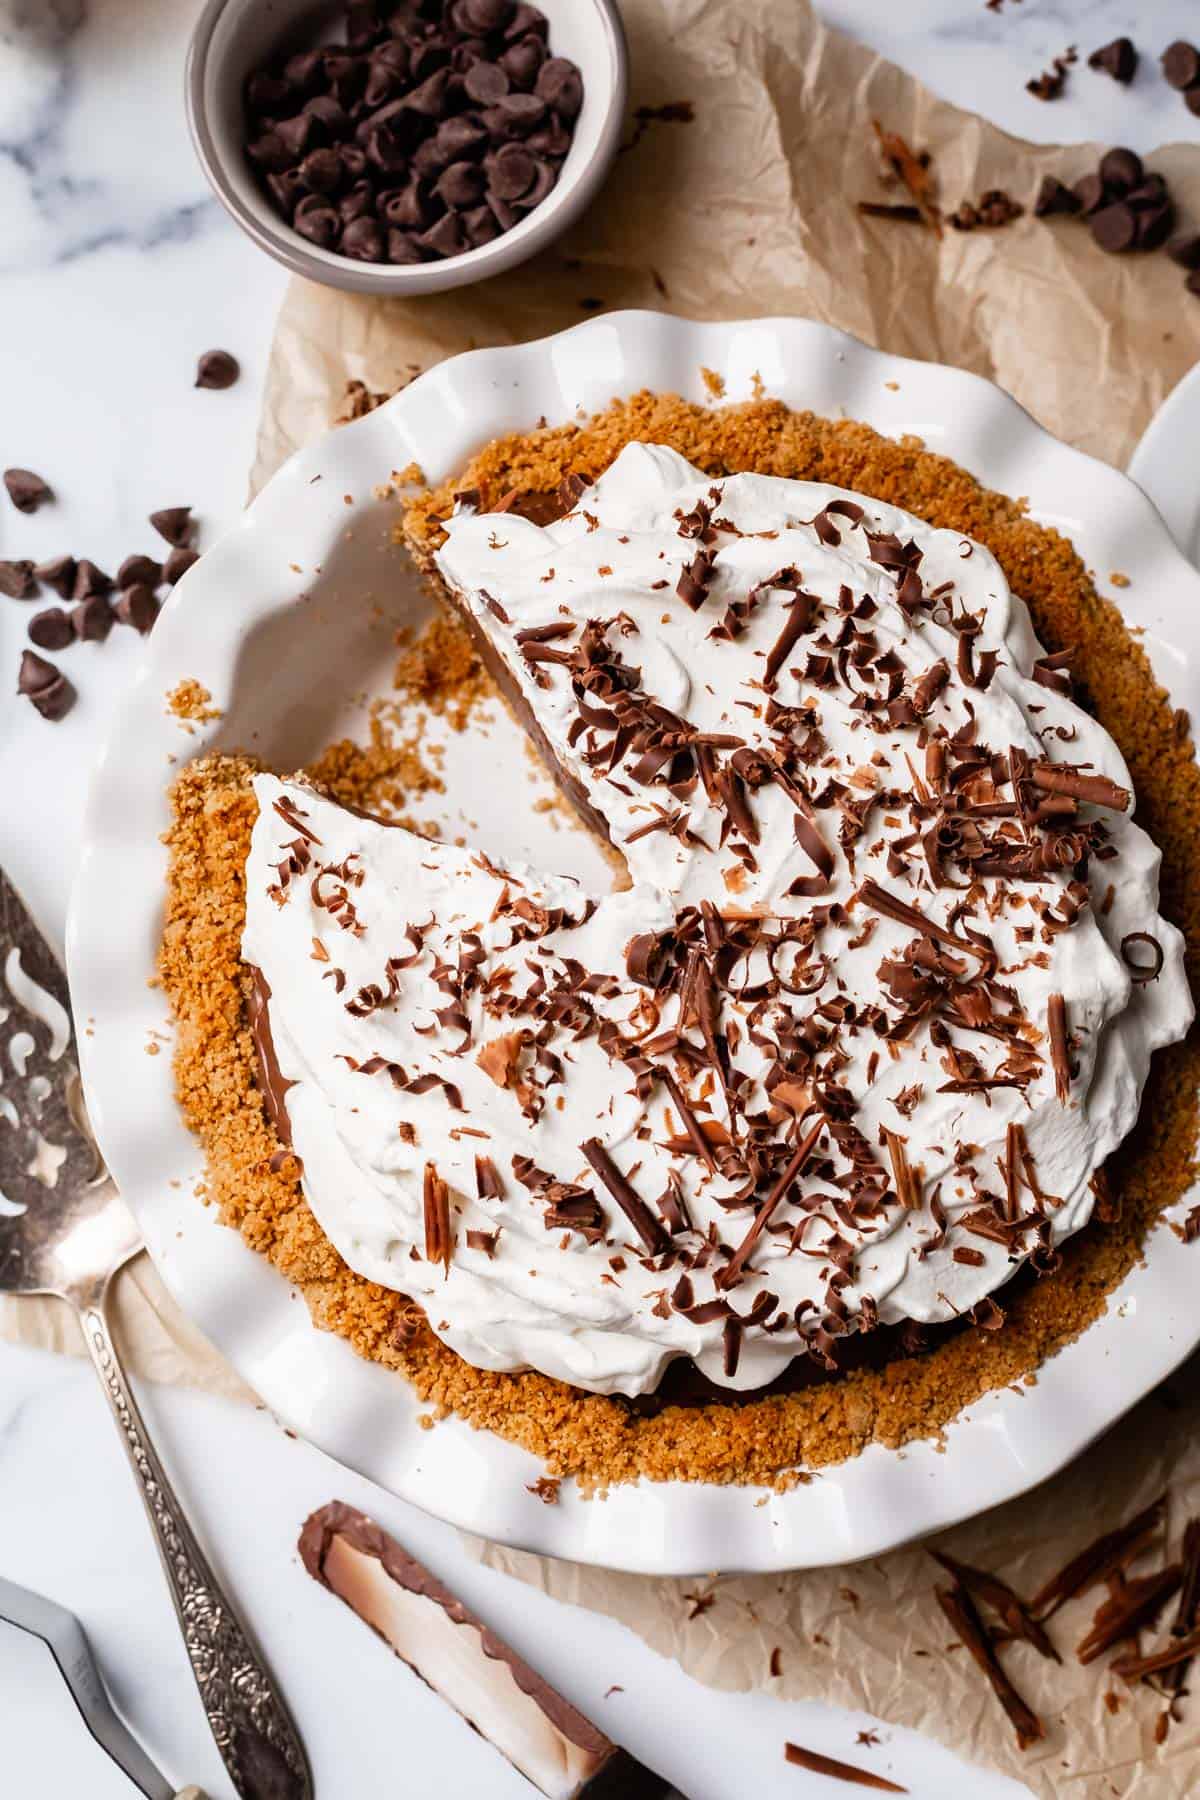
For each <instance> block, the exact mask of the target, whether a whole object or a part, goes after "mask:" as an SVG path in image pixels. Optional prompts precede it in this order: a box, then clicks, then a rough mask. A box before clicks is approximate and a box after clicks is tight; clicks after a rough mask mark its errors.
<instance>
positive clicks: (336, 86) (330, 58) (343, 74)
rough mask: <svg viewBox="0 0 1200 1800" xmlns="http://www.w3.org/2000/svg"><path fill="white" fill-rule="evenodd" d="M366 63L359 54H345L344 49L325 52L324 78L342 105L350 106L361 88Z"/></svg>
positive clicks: (364, 76)
mask: <svg viewBox="0 0 1200 1800" xmlns="http://www.w3.org/2000/svg"><path fill="white" fill-rule="evenodd" d="M366 78H367V64H366V62H365V61H364V60H363V58H362V57H360V56H347V55H346V53H345V51H344V50H327V51H326V52H325V79H326V80H327V81H328V82H329V84H330V86H331V87H332V89H333V92H334V96H335V98H336V99H337V100H338V101H339V102H340V103H341V105H342V106H352V105H353V104H354V102H355V101H356V100H357V99H358V97H359V95H360V94H361V93H362V90H363V83H364V81H365V80H366Z"/></svg>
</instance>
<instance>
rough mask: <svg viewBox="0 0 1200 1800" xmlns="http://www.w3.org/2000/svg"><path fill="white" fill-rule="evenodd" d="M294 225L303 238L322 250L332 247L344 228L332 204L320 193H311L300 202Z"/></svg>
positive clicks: (293, 221)
mask: <svg viewBox="0 0 1200 1800" xmlns="http://www.w3.org/2000/svg"><path fill="white" fill-rule="evenodd" d="M292 225H293V227H294V228H295V230H296V231H298V232H299V233H300V236H301V237H302V238H307V239H308V241H309V243H310V244H316V245H317V246H318V247H319V248H320V249H322V250H328V249H330V247H331V246H332V245H333V244H334V242H335V241H336V239H337V235H338V232H339V231H340V230H341V228H342V227H341V221H340V220H339V218H338V216H337V214H336V213H335V212H334V210H333V208H332V206H330V204H329V202H328V201H327V200H325V199H323V198H322V197H321V195H319V194H309V195H307V196H306V197H305V198H304V199H303V200H302V201H301V202H300V204H299V206H298V207H297V208H296V216H295V217H294V218H293V220H292Z"/></svg>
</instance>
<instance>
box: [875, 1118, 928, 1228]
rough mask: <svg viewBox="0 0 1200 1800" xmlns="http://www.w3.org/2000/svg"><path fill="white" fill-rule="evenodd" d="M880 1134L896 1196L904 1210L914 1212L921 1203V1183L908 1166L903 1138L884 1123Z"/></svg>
mask: <svg viewBox="0 0 1200 1800" xmlns="http://www.w3.org/2000/svg"><path fill="white" fill-rule="evenodd" d="M881 1135H882V1137H883V1141H884V1143H885V1144H886V1146H887V1153H888V1157H889V1160H890V1161H891V1165H892V1180H893V1182H894V1183H895V1186H896V1198H897V1200H899V1202H900V1204H901V1206H902V1207H904V1209H905V1211H906V1212H915V1211H916V1210H917V1208H918V1207H919V1206H920V1204H921V1184H920V1182H919V1181H918V1180H917V1178H916V1176H915V1175H914V1174H913V1172H912V1169H911V1167H910V1166H909V1161H908V1157H907V1155H906V1154H905V1150H904V1139H903V1138H902V1137H901V1136H900V1134H899V1133H898V1132H895V1131H889V1130H888V1128H887V1126H886V1125H885V1126H884V1127H883V1128H882V1132H881Z"/></svg>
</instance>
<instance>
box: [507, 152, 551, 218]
mask: <svg viewBox="0 0 1200 1800" xmlns="http://www.w3.org/2000/svg"><path fill="white" fill-rule="evenodd" d="M557 180H558V170H557V169H556V168H555V166H554V164H553V163H551V162H547V161H546V159H545V157H542V156H539V157H536V158H535V159H534V177H533V186H532V187H531V188H530V189H529V190H528V192H527V193H524V194H522V195H521V198H520V199H519V200H514V202H513V205H514V206H517V207H519V208H520V210H521V211H522V212H532V211H533V209H534V207H535V206H540V205H541V204H542V201H543V200H544V199H545V198H546V196H547V194H549V193H550V192H551V190H552V189H553V187H554V184H555V182H556V181H557Z"/></svg>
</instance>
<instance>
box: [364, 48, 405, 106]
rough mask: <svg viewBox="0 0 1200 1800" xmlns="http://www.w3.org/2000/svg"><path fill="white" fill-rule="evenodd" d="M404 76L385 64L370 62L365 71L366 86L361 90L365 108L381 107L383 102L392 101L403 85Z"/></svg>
mask: <svg viewBox="0 0 1200 1800" xmlns="http://www.w3.org/2000/svg"><path fill="white" fill-rule="evenodd" d="M404 81H405V75H403V74H400V73H399V72H398V71H397V70H395V69H393V68H390V67H389V66H388V64H387V63H385V62H382V61H376V60H374V59H373V60H372V62H371V66H370V68H369V69H368V70H367V85H366V87H365V88H364V89H363V104H364V105H365V106H382V105H383V103H384V101H385V100H394V99H395V97H396V95H397V94H398V93H399V92H400V90H401V88H402V86H403V85H404Z"/></svg>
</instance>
